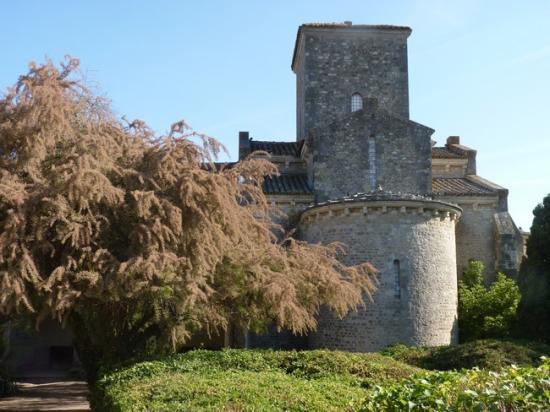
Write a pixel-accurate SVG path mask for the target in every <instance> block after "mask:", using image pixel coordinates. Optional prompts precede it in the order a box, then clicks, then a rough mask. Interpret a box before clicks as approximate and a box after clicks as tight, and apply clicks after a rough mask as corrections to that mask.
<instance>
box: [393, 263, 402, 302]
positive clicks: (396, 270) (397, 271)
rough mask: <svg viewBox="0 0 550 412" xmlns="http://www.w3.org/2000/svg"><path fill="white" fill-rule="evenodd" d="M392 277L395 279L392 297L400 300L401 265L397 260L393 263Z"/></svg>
mask: <svg viewBox="0 0 550 412" xmlns="http://www.w3.org/2000/svg"><path fill="white" fill-rule="evenodd" d="M393 276H394V279H395V284H394V296H395V297H396V298H401V264H400V263H399V259H395V260H394V261H393Z"/></svg>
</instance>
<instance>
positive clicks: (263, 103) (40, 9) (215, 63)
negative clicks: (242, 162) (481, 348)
mask: <svg viewBox="0 0 550 412" xmlns="http://www.w3.org/2000/svg"><path fill="white" fill-rule="evenodd" d="M0 18H1V20H2V25H1V28H0V32H1V33H2V40H3V41H2V46H1V50H2V59H1V60H0V61H1V64H0V89H1V90H5V88H6V87H8V86H10V85H12V84H13V83H14V82H15V81H16V80H17V77H18V75H19V74H21V73H23V72H24V71H25V70H26V67H27V64H28V62H29V61H31V60H35V61H39V62H41V61H44V59H45V57H46V56H47V57H50V58H52V59H53V60H54V61H59V60H60V59H61V58H62V57H63V56H64V55H65V54H71V55H73V56H75V57H78V58H79V59H80V60H81V63H82V68H83V72H84V74H85V76H86V79H87V81H88V82H90V84H92V85H94V87H97V89H98V90H99V91H100V92H101V93H102V94H105V95H106V96H107V97H109V98H110V99H111V100H112V102H113V107H114V108H115V110H116V112H117V113H118V114H119V115H121V116H122V115H126V116H127V117H128V118H141V119H143V120H146V121H147V122H148V123H149V124H150V125H151V126H152V127H153V128H154V129H155V130H157V131H158V132H159V133H161V132H165V131H166V130H167V129H168V127H169V125H170V124H171V123H172V122H173V121H175V120H179V119H181V118H184V119H186V120H187V121H188V122H189V123H190V124H191V125H192V126H193V127H194V128H195V129H196V130H199V131H202V132H205V133H208V134H210V135H213V136H215V137H217V138H218V139H219V140H221V141H222V142H223V143H224V144H225V145H226V146H227V148H228V149H229V151H230V153H231V155H232V156H231V157H232V159H235V157H236V155H237V135H238V131H239V130H248V131H250V133H251V135H252V136H253V137H255V138H256V139H258V140H259V139H266V140H293V139H294V138H295V79H294V74H293V73H292V71H291V70H290V61H291V57H292V50H293V47H294V40H295V36H296V30H297V28H298V26H299V25H300V24H301V23H305V22H316V21H323V22H342V21H344V20H351V21H353V22H354V23H362V24H398V25H408V26H411V27H412V29H413V33H412V35H411V37H410V38H409V84H410V105H411V118H412V119H413V120H415V121H417V122H420V123H423V124H425V125H427V126H430V127H432V128H434V129H435V130H436V133H435V134H434V139H435V140H436V141H437V142H438V144H442V143H444V141H445V139H446V137H447V136H448V135H460V136H461V141H462V143H463V144H465V145H467V146H470V147H472V148H474V149H477V150H478V162H477V164H478V174H479V175H481V176H483V177H485V178H487V179H489V180H492V181H494V182H495V183H498V184H500V185H502V186H504V187H507V188H508V189H510V197H509V205H510V211H511V213H512V215H513V217H514V218H515V220H516V222H517V223H518V225H520V226H522V227H523V228H525V229H527V228H529V227H530V225H531V220H532V214H531V211H532V209H533V208H534V207H535V205H536V204H537V203H539V202H540V201H541V200H542V198H543V197H544V196H545V195H546V194H547V193H549V192H550V160H549V156H548V153H549V152H550V2H549V1H544V0H540V1H525V2H519V1H504V0H500V1H493V0H484V1H481V0H480V1H468V0H465V1H460V2H451V1H435V0H415V1H391V0H386V1H371V0H362V1H355V0H349V1H348V0H339V1H323V0H316V1H298V0H294V1H282V0H279V1H238V0H234V1H231V2H229V1H227V2H222V1H208V0H203V1H201V2H199V1H162V0H156V1H117V2H115V1H113V0H111V1H88V2H84V1H68V0H67V1H48V2H46V1H24V2H23V1H21V2H18V1H10V2H3V3H2V5H0Z"/></svg>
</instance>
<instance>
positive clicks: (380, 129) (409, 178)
mask: <svg viewBox="0 0 550 412" xmlns="http://www.w3.org/2000/svg"><path fill="white" fill-rule="evenodd" d="M410 34H411V29H410V28H408V27H399V26H386V25H376V26H374V25H353V24H352V23H351V22H345V23H343V24H305V25H302V26H300V28H299V29H298V33H297V38H296V44H295V48H294V55H293V59H292V70H293V71H294V73H295V74H296V99H297V105H296V117H297V127H296V141H292V142H274V141H258V140H254V139H252V138H251V137H250V135H249V133H248V132H240V133H239V157H240V158H241V159H242V158H244V157H246V156H250V155H251V156H266V153H267V154H268V155H267V156H268V158H269V160H270V161H272V162H273V163H275V164H276V165H277V166H278V168H279V172H280V175H279V176H276V177H272V178H267V179H266V180H265V182H264V192H265V193H266V195H267V196H268V198H269V200H270V202H271V203H272V204H273V206H275V207H278V208H280V209H282V210H283V211H284V212H285V213H286V216H287V217H286V218H285V219H284V221H283V222H281V223H282V224H284V225H285V226H287V228H292V229H296V233H297V236H298V237H299V238H300V239H302V240H306V241H308V242H314V243H317V242H320V243H329V242H334V241H339V242H343V243H344V244H346V245H347V248H348V254H347V256H346V257H345V260H346V263H348V264H357V263H361V262H365V261H369V262H371V263H372V264H374V266H375V267H376V268H377V269H378V270H379V278H378V289H377V291H376V292H375V294H374V296H373V300H372V301H367V304H366V308H365V309H364V310H360V311H359V312H355V313H351V314H349V315H348V316H347V317H345V318H344V319H337V318H336V317H334V315H333V314H331V313H330V312H328V311H324V312H322V313H321V315H320V317H319V327H318V330H317V331H316V332H315V333H313V334H311V335H309V336H308V337H305V338H295V337H292V336H290V335H289V334H286V333H275V332H274V333H270V334H267V335H264V336H255V335H250V336H248V339H247V341H248V346H250V347H280V348H285V347H301V348H332V349H343V350H352V351H373V350H379V349H381V348H383V347H385V346H387V345H389V344H392V343H396V342H402V343H407V344H411V345H429V346H433V345H446V344H451V343H455V342H456V341H457V338H458V329H457V282H458V278H459V276H460V274H461V273H462V271H463V270H464V269H465V267H466V266H467V264H468V262H469V261H470V260H471V259H476V260H481V261H483V262H484V263H485V266H486V268H487V271H488V273H491V276H494V274H495V273H496V272H498V271H501V272H505V273H507V274H509V275H512V276H513V275H515V274H516V273H517V271H518V269H519V264H520V261H521V258H522V252H523V239H522V235H521V232H520V231H519V230H518V228H517V227H516V225H515V224H514V221H513V220H512V218H511V216H510V214H509V213H508V207H507V196H508V191H507V190H506V189H505V188H503V187H501V186H499V185H496V184H494V183H492V182H490V181H488V180H486V179H483V178H482V177H480V176H478V175H477V173H476V151H475V150H473V149H470V148H469V147H466V146H464V145H462V144H461V141H460V138H459V137H458V136H450V137H449V138H448V139H447V141H446V142H445V143H444V145H441V146H437V145H436V144H435V142H434V141H432V139H431V136H432V134H433V133H434V130H433V129H431V128H429V127H427V126H424V125H421V124H419V123H416V122H414V121H413V120H411V119H410V117H409V95H408V63H407V39H408V37H409V35H410ZM491 280H492V279H491V278H489V279H487V281H488V282H490V281H491Z"/></svg>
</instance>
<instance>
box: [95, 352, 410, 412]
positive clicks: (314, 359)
mask: <svg viewBox="0 0 550 412" xmlns="http://www.w3.org/2000/svg"><path fill="white" fill-rule="evenodd" d="M418 372H421V369H418V368H415V367H412V366H409V365H405V364H403V363H401V362H398V361H395V360H393V359H389V358H388V357H385V356H382V355H380V354H354V353H345V352H332V351H304V352H296V351H259V350H224V351H206V350H197V351H191V352H187V353H184V354H179V355H173V356H170V357H167V358H164V359H161V360H155V361H148V362H140V363H138V364H136V365H134V366H131V367H126V368H121V369H118V370H115V371H112V372H108V373H106V374H105V375H104V376H103V377H102V378H101V379H100V380H99V381H98V382H97V383H96V384H95V385H94V386H93V388H92V406H93V407H94V408H95V409H97V410H101V411H107V412H114V411H117V412H119V411H120V412H122V411H146V410H154V411H174V410H192V411H218V410H230V411H279V410H288V411H312V410H313V411H315V410H318V411H331V410H333V411H343V410H344V411H345V410H350V411H352V410H357V409H358V408H359V407H360V405H361V404H362V403H363V402H364V401H365V397H366V394H367V393H366V388H368V387H372V386H374V385H375V384H385V383H392V382H396V381H398V380H401V379H405V378H407V377H410V376H412V375H413V374H415V373H418ZM95 409H94V410H95Z"/></svg>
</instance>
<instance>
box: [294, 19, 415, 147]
mask: <svg viewBox="0 0 550 412" xmlns="http://www.w3.org/2000/svg"><path fill="white" fill-rule="evenodd" d="M410 34H411V29H410V28H408V27H397V26H367V25H352V24H351V22H346V23H344V24H304V25H302V26H300V28H299V29H298V34H297V38H296V45H295V49H294V56H293V59H292V70H293V71H294V73H296V91H297V93H296V98H297V105H296V107H297V116H296V118H297V131H296V136H297V139H298V140H301V139H304V138H305V137H307V134H308V131H309V130H310V129H311V128H313V127H319V126H320V125H323V124H328V123H331V122H332V121H334V120H337V119H340V118H342V117H343V116H344V115H346V114H347V113H348V112H349V100H350V96H352V94H354V93H355V94H356V95H357V96H358V97H362V98H365V97H370V98H376V99H377V100H378V104H379V105H380V107H382V108H384V109H385V110H387V111H389V112H391V113H392V114H394V115H395V116H398V117H402V118H404V119H408V118H409V87H408V69H407V38H408V37H409V35H410Z"/></svg>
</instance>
